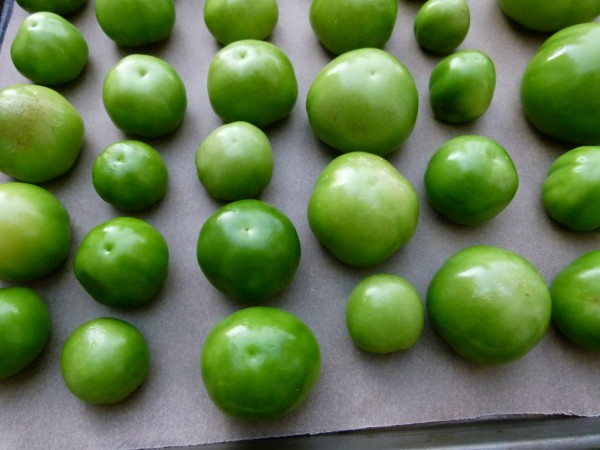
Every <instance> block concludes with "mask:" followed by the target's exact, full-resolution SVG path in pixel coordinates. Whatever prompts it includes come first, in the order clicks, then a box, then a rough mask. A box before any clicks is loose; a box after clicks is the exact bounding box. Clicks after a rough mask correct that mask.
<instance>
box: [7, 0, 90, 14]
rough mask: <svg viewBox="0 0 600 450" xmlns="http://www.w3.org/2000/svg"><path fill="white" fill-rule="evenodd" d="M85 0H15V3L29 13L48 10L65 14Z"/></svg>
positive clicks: (79, 6)
mask: <svg viewBox="0 0 600 450" xmlns="http://www.w3.org/2000/svg"><path fill="white" fill-rule="evenodd" d="M86 2H87V0H17V4H18V5H19V6H20V7H21V8H23V9H24V10H26V11H29V12H30V13H34V12H39V11H48V12H53V13H56V14H59V15H61V16H66V15H69V14H71V13H74V12H75V11H77V10H79V9H81V7H82V6H83V5H85V4H86Z"/></svg>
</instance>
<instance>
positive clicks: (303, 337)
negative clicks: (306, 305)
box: [200, 306, 321, 419]
mask: <svg viewBox="0 0 600 450" xmlns="http://www.w3.org/2000/svg"><path fill="white" fill-rule="evenodd" d="M200 368H201V372H202V380H203V382H204V387H205V388H206V391H207V392H208V395H209V396H210V398H211V399H212V401H213V402H214V404H215V405H216V406H217V407H219V408H220V409H221V411H223V412H224V413H226V414H228V415H231V416H234V417H242V418H251V419H274V418H277V417H280V416H282V415H284V414H287V413H289V412H290V411H292V410H293V409H295V408H297V407H298V406H299V405H300V404H302V403H303V402H304V401H305V400H306V398H307V397H308V395H309V394H310V392H311V391H312V389H313V387H314V385H315V384H316V383H317V381H318V378H319V374H320V371H321V351H320V349H319V343H318V342H317V340H316V338H315V336H314V334H313V333H312V331H311V330H310V328H308V326H307V325H306V324H305V323H304V322H302V321H301V320H300V319H299V318H297V317H296V316H295V315H293V314H291V313H289V312H287V311H283V310H281V309H277V308H269V307H264V306H255V307H252V308H245V309H242V310H240V311H237V312H235V313H233V314H231V315H229V316H228V317H226V318H224V319H222V320H221V321H220V322H219V323H217V324H216V325H215V326H214V327H213V329H212V330H211V331H210V333H209V334H208V336H207V337H206V340H205V342H204V345H203V347H202V354H201V357H200Z"/></svg>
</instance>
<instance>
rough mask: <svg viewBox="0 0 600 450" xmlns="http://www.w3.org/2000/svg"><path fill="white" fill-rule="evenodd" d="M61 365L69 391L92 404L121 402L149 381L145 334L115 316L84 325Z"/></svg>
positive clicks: (68, 342)
mask: <svg viewBox="0 0 600 450" xmlns="http://www.w3.org/2000/svg"><path fill="white" fill-rule="evenodd" d="M60 366H61V371H62V376H63V380H64V382H65V385H66V386H67V388H68V389H69V390H70V391H71V393H72V394H73V395H75V396H76V397H78V398H79V399H81V400H83V401H85V402H87V403H91V404H110V403H117V402H120V401H122V400H124V399H125V398H127V397H129V396H130V395H131V394H132V393H133V391H135V390H136V389H137V388H138V387H139V386H140V385H141V384H142V382H143V381H144V380H145V379H146V375H147V374H148V370H149V367H150V353H149V351H148V346H147V344H146V340H145V338H144V336H143V335H142V333H141V332H140V331H139V330H138V329H137V328H136V327H134V326H133V325H132V324H130V323H128V322H125V321H123V320H120V319H115V318H112V317H102V318H99V319H93V320H90V321H89V322H86V323H84V324H83V325H80V326H79V327H78V328H76V329H75V331H73V333H72V334H71V335H70V336H69V338H68V339H67V340H66V342H65V345H64V346H63V349H62V353H61V357H60Z"/></svg>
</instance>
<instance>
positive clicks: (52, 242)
mask: <svg viewBox="0 0 600 450" xmlns="http://www.w3.org/2000/svg"><path fill="white" fill-rule="evenodd" d="M0 236H2V239H0V279H2V280H9V281H28V280H34V279H37V278H41V277H43V276H45V275H48V274H49V273H50V272H52V271H54V270H55V269H56V268H57V267H58V266H59V265H60V264H61V263H62V262H63V261H64V260H65V258H66V257H67V255H68V253H69V249H70V246H71V219H70V217H69V213H68V211H67V210H66V208H65V207H64V205H63V204H62V203H61V202H60V200H59V199H58V198H57V197H55V196H54V195H53V194H52V193H50V192H49V191H47V190H46V189H44V188H41V187H39V186H35V185H33V184H28V183H19V182H11V183H4V184H0Z"/></svg>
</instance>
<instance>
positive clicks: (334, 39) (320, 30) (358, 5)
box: [309, 0, 398, 55]
mask: <svg viewBox="0 0 600 450" xmlns="http://www.w3.org/2000/svg"><path fill="white" fill-rule="evenodd" d="M397 14H398V2H397V1H396V0H312V2H311V4H310V13H309V19H310V24H311V27H312V29H313V31H314V32H315V34H316V35H317V37H318V38H319V41H320V42H321V44H323V46H324V47H325V48H326V49H327V50H329V51H330V52H331V53H333V54H335V55H341V54H342V53H346V52H348V51H350V50H355V49H358V48H382V47H383V46H384V45H385V43H386V42H387V41H388V40H389V39H390V37H391V35H392V32H393V31H394V27H395V25H396V16H397Z"/></svg>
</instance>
